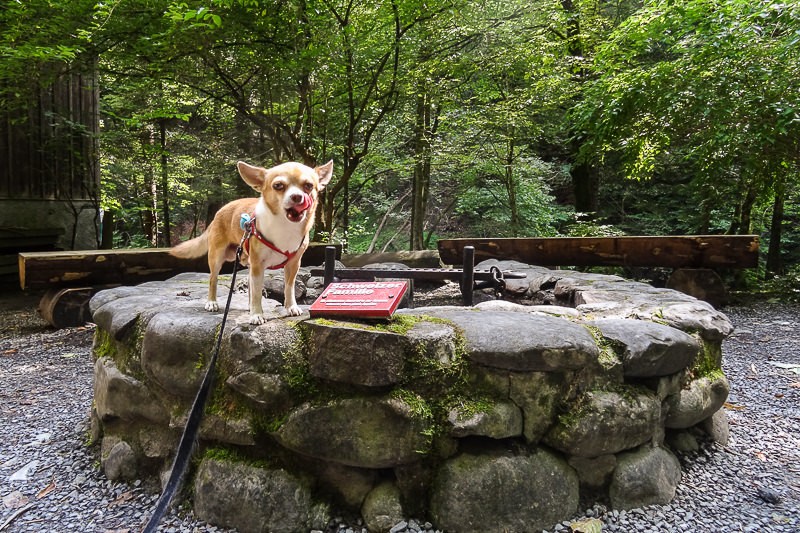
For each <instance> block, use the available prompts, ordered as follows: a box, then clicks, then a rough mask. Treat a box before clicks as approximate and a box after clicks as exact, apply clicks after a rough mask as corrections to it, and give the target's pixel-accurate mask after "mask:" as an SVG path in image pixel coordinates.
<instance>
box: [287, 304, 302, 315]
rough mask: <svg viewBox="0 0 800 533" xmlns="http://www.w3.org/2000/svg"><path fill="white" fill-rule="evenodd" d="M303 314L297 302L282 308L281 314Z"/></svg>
mask: <svg viewBox="0 0 800 533" xmlns="http://www.w3.org/2000/svg"><path fill="white" fill-rule="evenodd" d="M302 314H303V310H302V309H300V306H299V305H297V304H294V305H290V306H289V307H284V308H283V315H284V316H300V315H302Z"/></svg>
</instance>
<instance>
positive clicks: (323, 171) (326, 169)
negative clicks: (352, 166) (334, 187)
mask: <svg viewBox="0 0 800 533" xmlns="http://www.w3.org/2000/svg"><path fill="white" fill-rule="evenodd" d="M314 172H316V173H317V176H319V190H320V191H321V190H322V189H324V188H325V186H326V185H327V184H328V182H329V181H331V177H332V176H333V159H331V160H330V161H328V162H327V163H325V164H324V165H322V166H321V167H317V168H315V169H314Z"/></svg>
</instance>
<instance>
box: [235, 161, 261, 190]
mask: <svg viewBox="0 0 800 533" xmlns="http://www.w3.org/2000/svg"><path fill="white" fill-rule="evenodd" d="M236 168H237V169H239V175H240V176H241V177H242V179H243V180H244V182H245V183H247V184H248V185H249V186H251V187H252V188H254V189H255V190H257V191H261V188H262V187H264V176H265V175H266V173H267V171H266V169H263V168H261V167H254V166H253V165H248V164H247V163H245V162H244V161H239V162H238V163H236Z"/></svg>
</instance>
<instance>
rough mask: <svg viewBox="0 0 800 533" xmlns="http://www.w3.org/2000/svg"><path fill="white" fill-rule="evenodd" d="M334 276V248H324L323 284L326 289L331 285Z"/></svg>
mask: <svg viewBox="0 0 800 533" xmlns="http://www.w3.org/2000/svg"><path fill="white" fill-rule="evenodd" d="M335 274H336V247H335V246H326V247H325V277H324V279H323V282H324V284H325V286H326V287H327V286H328V285H330V284H331V283H333V277H334V275H335Z"/></svg>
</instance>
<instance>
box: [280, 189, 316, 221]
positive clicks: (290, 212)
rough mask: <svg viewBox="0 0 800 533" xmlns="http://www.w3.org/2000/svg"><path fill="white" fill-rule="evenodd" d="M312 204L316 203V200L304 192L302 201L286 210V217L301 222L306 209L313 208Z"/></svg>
mask: <svg viewBox="0 0 800 533" xmlns="http://www.w3.org/2000/svg"><path fill="white" fill-rule="evenodd" d="M312 205H314V200H313V199H312V198H311V196H310V195H308V194H304V195H303V196H302V201H299V202H297V203H296V204H294V205H293V206H292V207H290V208H288V209H287V210H286V218H288V219H289V220H290V221H291V222H300V221H301V220H303V219H304V218H305V215H306V211H308V210H309V209H311V206H312Z"/></svg>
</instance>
